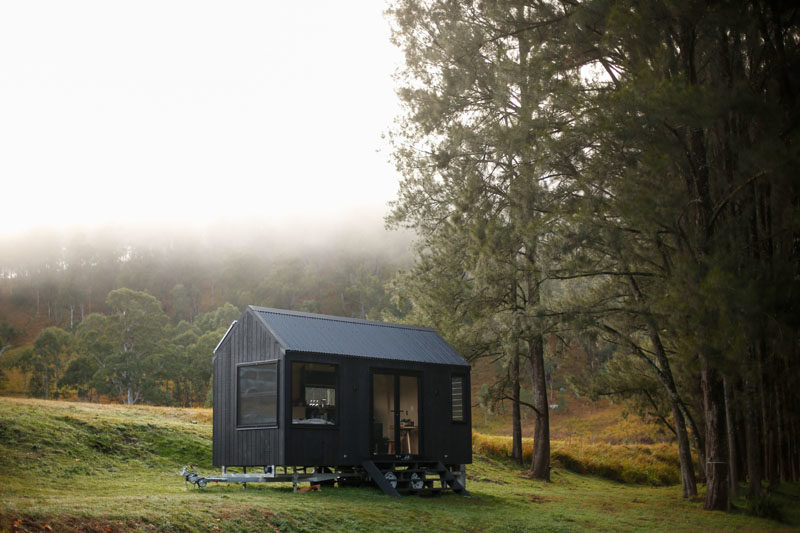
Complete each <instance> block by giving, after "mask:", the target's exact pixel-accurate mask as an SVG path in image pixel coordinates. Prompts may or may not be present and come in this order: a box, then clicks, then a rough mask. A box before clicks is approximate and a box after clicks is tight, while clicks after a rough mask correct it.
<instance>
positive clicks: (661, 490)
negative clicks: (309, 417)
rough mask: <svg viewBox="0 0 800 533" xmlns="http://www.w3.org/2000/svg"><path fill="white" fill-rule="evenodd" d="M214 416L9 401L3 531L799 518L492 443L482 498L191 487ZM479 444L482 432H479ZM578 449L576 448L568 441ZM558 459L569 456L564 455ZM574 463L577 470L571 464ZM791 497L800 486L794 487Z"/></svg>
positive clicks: (473, 526)
mask: <svg viewBox="0 0 800 533" xmlns="http://www.w3.org/2000/svg"><path fill="white" fill-rule="evenodd" d="M210 437H211V426H210V411H209V410H205V409H174V408H161V407H122V406H109V405H97V404H81V403H68V402H55V401H51V402H46V401H41V400H19V399H9V398H1V399H0V486H2V493H3V497H2V502H0V528H2V529H3V530H6V531H9V530H12V528H13V527H15V526H16V527H17V528H18V530H27V531H41V530H43V528H44V529H46V526H49V527H50V528H52V529H54V530H57V531H118V530H141V531H265V530H266V531H269V530H275V531H323V530H325V531H375V530H383V531H404V532H405V531H408V530H409V528H410V527H413V529H415V530H416V529H425V530H432V531H527V530H531V529H541V530H547V531H575V530H596V529H600V530H617V531H633V530H645V529H646V530H654V529H655V530H685V531H689V530H698V529H704V530H710V529H711V530H734V529H745V530H750V531H756V530H770V531H775V530H783V529H786V530H791V529H796V528H797V526H798V524H800V516H798V512H797V511H796V510H793V509H791V508H790V506H789V505H788V502H789V501H792V500H793V501H795V502H796V501H797V498H798V496H800V488H799V487H796V486H789V487H788V488H786V487H785V488H783V489H782V490H783V491H785V492H784V493H783V495H780V496H779V498H780V500H779V501H782V502H784V508H785V511H786V514H785V519H786V520H787V522H786V523H779V522H775V521H768V520H764V519H758V518H754V517H751V516H748V515H746V514H744V513H742V512H734V513H731V514H723V513H717V512H704V511H702V510H701V503H699V502H688V501H684V500H682V499H681V498H680V493H679V491H678V490H676V487H674V486H665V487H654V486H649V485H646V484H638V485H637V484H622V483H617V482H613V481H609V480H606V479H602V478H599V477H593V476H588V475H579V474H577V473H574V472H572V471H570V470H567V469H566V468H564V467H563V466H557V467H556V468H554V470H553V483H551V484H543V483H540V482H532V481H530V480H528V479H525V478H524V477H522V476H521V473H522V472H521V470H519V469H518V468H517V467H515V466H513V465H511V464H510V463H508V462H507V461H506V460H505V459H503V458H501V457H499V456H497V455H494V454H493V453H494V452H492V450H489V451H488V452H480V453H476V455H475V461H474V464H473V465H471V466H470V467H469V468H468V489H469V490H470V491H471V493H472V498H463V497H461V496H457V495H454V494H447V495H443V496H441V497H436V498H420V497H416V496H412V497H406V498H404V499H402V500H399V501H396V500H392V499H390V498H388V497H386V496H384V495H383V494H382V493H381V492H380V491H378V490H377V489H373V488H367V487H365V488H331V489H328V488H325V489H324V490H323V491H322V492H312V493H307V494H300V493H297V494H295V493H293V492H292V491H291V486H290V485H275V486H268V487H265V486H254V485H251V486H249V487H248V488H247V490H244V491H243V490H242V489H241V487H240V486H238V485H230V486H222V485H220V486H213V487H212V486H209V487H206V488H205V489H202V490H198V489H194V488H191V489H186V488H185V487H184V483H183V480H182V479H181V478H180V477H179V476H178V472H179V471H180V469H181V467H182V466H183V465H184V464H187V463H194V464H195V465H197V466H198V468H199V469H200V470H202V471H206V472H209V471H211V465H210V458H211V441H210ZM476 438H477V437H476ZM565 446H566V447H565V450H566V451H567V452H569V451H570V445H569V444H567V445H565ZM555 464H557V465H559V464H562V463H560V462H559V460H558V458H556V460H555ZM567 466H569V465H567ZM787 491H791V494H790V493H789V492H787Z"/></svg>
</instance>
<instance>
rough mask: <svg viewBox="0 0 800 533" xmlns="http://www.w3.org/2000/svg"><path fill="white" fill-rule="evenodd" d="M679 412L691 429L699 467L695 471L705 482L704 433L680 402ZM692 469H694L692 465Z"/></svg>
mask: <svg viewBox="0 0 800 533" xmlns="http://www.w3.org/2000/svg"><path fill="white" fill-rule="evenodd" d="M681 413H683V416H684V418H685V419H686V424H687V425H688V426H689V431H691V433H690V436H691V438H692V442H693V443H694V449H695V451H696V452H697V462H698V464H699V465H700V469H699V471H698V473H697V474H698V481H700V483H705V482H706V469H705V464H706V445H705V436H704V433H703V432H701V431H700V428H699V427H698V426H697V422H695V420H694V417H693V416H692V413H690V412H689V409H688V408H687V407H686V406H685V405H683V404H681ZM692 469H694V467H693V468H692ZM695 490H696V487H695ZM696 494H697V493H696V492H695V495H696Z"/></svg>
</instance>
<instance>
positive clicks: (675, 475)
mask: <svg viewBox="0 0 800 533" xmlns="http://www.w3.org/2000/svg"><path fill="white" fill-rule="evenodd" d="M472 448H473V450H475V452H477V453H483V454H486V455H490V456H495V457H506V458H508V457H511V437H506V436H501V435H484V434H481V433H478V432H473V433H472ZM532 453H533V439H529V438H526V439H522V458H523V461H524V462H530V460H531V455H532ZM550 458H551V462H552V464H553V465H555V466H561V467H564V468H566V469H568V470H571V471H573V472H577V473H579V474H591V475H596V476H601V477H604V478H607V479H611V480H614V481H621V482H624V483H638V484H648V485H672V484H675V483H678V482H679V481H680V466H679V462H678V449H677V447H676V446H675V445H674V444H666V443H659V444H609V443H605V442H586V441H583V440H578V439H567V440H552V441H550Z"/></svg>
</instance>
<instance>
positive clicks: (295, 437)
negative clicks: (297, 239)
mask: <svg viewBox="0 0 800 533" xmlns="http://www.w3.org/2000/svg"><path fill="white" fill-rule="evenodd" d="M334 350H336V351H334ZM364 354H370V355H364ZM372 354H374V357H373V356H372ZM260 361H277V370H278V376H277V379H278V391H277V394H278V398H277V427H276V428H265V427H255V428H237V425H236V424H237V366H238V365H241V364H249V363H255V362H260ZM292 362H307V363H312V362H313V363H324V364H329V365H334V366H335V367H336V369H337V372H336V393H335V394H336V403H337V417H336V424H335V425H334V426H332V427H320V426H316V427H315V426H311V424H312V423H311V422H309V423H305V424H303V423H298V424H293V423H292V421H293V416H292V415H293V411H292V407H293V406H292V401H293V399H292V390H291V387H292V366H291V365H292ZM381 371H387V372H390V373H391V372H395V373H397V374H405V375H417V376H420V378H421V379H420V381H419V385H420V388H419V390H420V400H419V409H420V416H421V424H420V449H419V459H421V460H436V461H442V462H444V463H447V464H463V463H471V462H472V450H471V430H470V428H471V424H470V422H471V421H470V418H469V416H470V410H469V408H468V406H469V405H470V398H469V372H470V369H469V365H468V364H467V363H466V362H465V361H464V360H463V359H462V358H461V357H460V356H459V355H458V354H457V353H456V352H455V351H454V350H453V349H452V348H451V347H450V346H449V345H447V344H446V343H445V342H444V341H443V340H442V339H441V337H439V336H438V335H436V333H435V332H434V331H433V330H431V329H429V328H419V327H416V326H404V325H395V324H384V323H378V322H369V321H360V320H357V319H347V318H342V317H329V316H324V315H312V314H308V313H297V312H292V311H283V310H277V309H266V308H257V307H248V308H247V310H246V311H245V312H244V314H243V315H242V317H241V318H240V320H239V321H238V322H237V323H236V324H235V326H232V328H231V329H230V330H229V332H228V333H227V334H226V336H225V337H224V338H223V339H222V341H221V342H220V344H219V346H218V347H217V350H216V351H215V359H214V414H213V416H214V423H213V428H214V437H213V440H214V450H213V462H214V465H215V466H264V465H273V464H274V465H288V466H291V465H296V466H303V465H305V466H348V465H358V464H360V463H361V462H362V461H364V460H368V459H373V456H372V453H371V452H372V450H371V438H372V429H373V428H372V421H371V418H370V417H371V414H372V404H373V396H372V386H373V380H372V374H373V372H381ZM453 376H459V377H461V378H462V379H463V382H464V391H463V393H464V398H463V405H464V407H465V409H464V413H463V414H464V417H463V418H464V420H463V421H453V419H452V407H451V395H452V387H451V378H452V377H453ZM319 384H324V382H320V383H319ZM319 384H318V385H319ZM317 388H319V387H317ZM306 416H309V415H306ZM313 423H314V424H316V423H318V422H313Z"/></svg>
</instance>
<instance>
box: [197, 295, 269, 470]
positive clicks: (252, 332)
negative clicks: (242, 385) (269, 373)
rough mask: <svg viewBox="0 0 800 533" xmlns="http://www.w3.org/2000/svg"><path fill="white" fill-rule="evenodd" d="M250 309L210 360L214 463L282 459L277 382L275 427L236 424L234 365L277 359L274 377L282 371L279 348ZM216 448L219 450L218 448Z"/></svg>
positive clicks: (262, 462) (258, 462)
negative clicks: (212, 364)
mask: <svg viewBox="0 0 800 533" xmlns="http://www.w3.org/2000/svg"><path fill="white" fill-rule="evenodd" d="M257 321H258V319H257V318H256V317H254V316H253V313H252V311H250V310H248V311H246V312H245V313H244V315H243V316H242V318H241V320H240V321H239V322H238V323H237V325H236V326H235V327H234V329H233V330H232V331H231V332H230V334H229V335H228V337H227V338H226V339H225V340H224V342H223V344H222V345H221V346H220V347H219V349H218V350H217V354H216V355H217V359H216V360H215V364H214V438H213V440H214V453H213V462H214V465H215V466H262V465H271V464H281V463H282V453H281V452H282V446H281V440H282V439H281V436H280V432H281V428H282V427H283V420H281V418H282V417H281V416H280V409H281V405H282V403H283V402H282V399H283V398H282V396H283V389H282V387H281V386H280V381H279V386H278V427H277V428H266V429H265V428H251V429H238V428H237V427H236V405H237V404H236V392H237V391H236V381H237V379H236V378H237V373H236V372H237V370H236V369H237V365H239V364H241V363H252V362H256V361H268V360H279V361H278V379H279V380H280V379H281V378H280V376H282V374H283V371H284V370H283V367H284V365H282V364H281V363H282V361H280V359H281V357H282V354H281V349H280V346H279V345H278V343H277V342H276V341H275V339H274V338H273V337H272V336H271V335H270V334H269V332H268V331H267V330H266V328H264V327H262V326H261V325H260V324H258V323H257ZM218 448H219V450H218Z"/></svg>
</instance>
